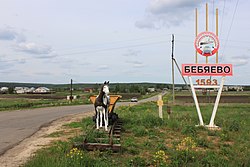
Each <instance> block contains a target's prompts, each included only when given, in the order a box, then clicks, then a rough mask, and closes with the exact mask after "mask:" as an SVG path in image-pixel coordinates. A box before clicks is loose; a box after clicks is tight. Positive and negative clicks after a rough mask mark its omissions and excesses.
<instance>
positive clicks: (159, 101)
mask: <svg viewBox="0 0 250 167" xmlns="http://www.w3.org/2000/svg"><path fill="white" fill-rule="evenodd" d="M157 104H158V106H159V117H160V118H161V119H163V115H162V106H163V101H162V95H158V101H157Z"/></svg>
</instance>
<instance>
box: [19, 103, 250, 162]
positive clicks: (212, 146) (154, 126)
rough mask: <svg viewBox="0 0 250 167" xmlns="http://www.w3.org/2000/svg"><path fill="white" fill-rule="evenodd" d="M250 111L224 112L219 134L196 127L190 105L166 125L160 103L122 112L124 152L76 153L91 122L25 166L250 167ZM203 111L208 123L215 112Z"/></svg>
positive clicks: (239, 108) (245, 108) (177, 111)
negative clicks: (160, 114)
mask: <svg viewBox="0 0 250 167" xmlns="http://www.w3.org/2000/svg"><path fill="white" fill-rule="evenodd" d="M249 107H250V105H249V104H244V105H242V104H234V105H228V106H223V107H219V109H218V113H217V116H216V120H215V123H216V124H217V125H218V126H220V127H221V130H218V131H210V130H208V129H206V128H203V127H195V125H196V124H198V116H197V113H196V109H195V107H194V106H190V105H189V106H173V107H172V110H173V113H172V115H171V116H170V119H167V113H166V112H164V119H163V120H161V119H159V118H158V112H157V106H156V104H155V103H146V104H142V105H136V106H132V107H131V106H127V107H119V108H118V109H116V113H118V114H119V117H120V118H121V119H122V120H123V128H122V138H121V145H122V151H121V152H119V153H112V152H111V151H104V152H100V151H92V152H87V151H84V150H78V149H71V146H72V143H74V142H76V141H82V140H83V138H84V137H85V135H86V134H88V133H89V130H90V129H91V128H92V126H93V124H94V123H93V122H92V119H91V118H85V119H83V120H82V122H79V123H71V124H69V125H67V126H68V127H73V128H75V127H77V128H78V127H80V128H82V131H83V135H82V136H78V137H76V138H72V139H70V140H69V141H68V142H61V141H59V142H56V143H54V144H53V146H51V147H49V148H46V149H43V150H40V151H38V152H37V154H36V155H35V156H34V157H33V158H32V159H31V160H30V161H29V162H28V163H27V164H25V165H24V166H25V167H31V166H32V167H40V166H43V167H51V166H53V167H61V166H62V167H63V166H69V167H78V166H79V167H80V166H109V167H110V166H232V167H235V166H250V159H249V155H250V149H249V146H250V142H249V138H250V111H249ZM164 111H166V108H164ZM201 111H202V114H203V117H204V122H206V123H208V122H209V119H210V116H211V111H212V106H210V105H206V106H201Z"/></svg>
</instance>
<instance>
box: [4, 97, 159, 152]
mask: <svg viewBox="0 0 250 167" xmlns="http://www.w3.org/2000/svg"><path fill="white" fill-rule="evenodd" d="M156 99H157V97H151V98H149V99H144V100H142V101H140V102H146V101H155V100H156ZM140 102H139V103H140ZM130 104H131V103H130V102H123V103H117V105H116V106H121V105H130ZM133 104H135V103H133ZM87 111H94V107H93V105H92V104H91V105H79V106H63V107H48V108H38V109H27V110H18V111H8V112H7V111H6V112H0V155H2V154H3V153H4V152H5V151H7V150H8V149H10V148H12V147H13V146H15V145H17V144H18V143H20V142H21V141H22V140H24V139H25V138H27V137H29V136H31V135H32V134H34V133H35V132H37V131H38V130H39V129H40V128H41V127H42V126H46V125H48V124H49V123H50V122H52V121H54V120H56V119H59V118H62V117H64V116H67V115H70V114H79V113H82V112H87Z"/></svg>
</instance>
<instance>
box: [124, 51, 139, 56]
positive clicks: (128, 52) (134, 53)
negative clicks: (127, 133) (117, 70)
mask: <svg viewBox="0 0 250 167" xmlns="http://www.w3.org/2000/svg"><path fill="white" fill-rule="evenodd" d="M140 52H141V51H139V50H133V49H128V51H127V53H125V54H123V56H125V57H137V56H138V54H139V53H140Z"/></svg>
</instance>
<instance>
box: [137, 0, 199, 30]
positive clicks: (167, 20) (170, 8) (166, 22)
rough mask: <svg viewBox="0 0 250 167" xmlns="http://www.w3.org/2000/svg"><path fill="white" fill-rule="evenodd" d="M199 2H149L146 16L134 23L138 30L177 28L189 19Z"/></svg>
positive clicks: (166, 0)
mask: <svg viewBox="0 0 250 167" xmlns="http://www.w3.org/2000/svg"><path fill="white" fill-rule="evenodd" d="M201 3H203V2H202V1H201V0H197V1H194V0H151V1H150V4H149V6H148V8H147V9H146V12H147V13H146V16H145V17H144V18H143V19H141V20H139V21H136V22H135V26H136V27H138V28H147V29H159V28H162V27H170V26H177V25H180V24H182V23H183V22H184V21H185V20H188V19H190V17H191V16H193V15H192V12H193V11H194V8H196V7H198V6H199V5H200V4H201Z"/></svg>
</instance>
